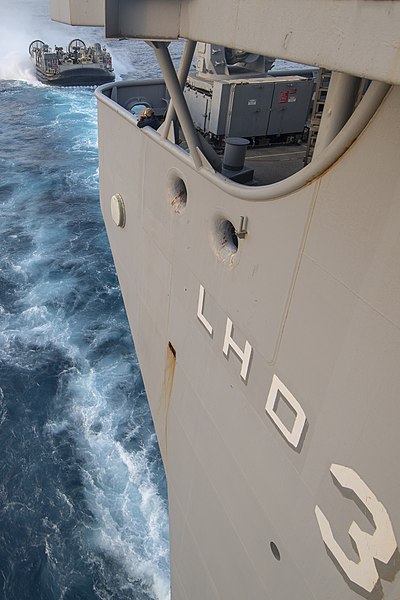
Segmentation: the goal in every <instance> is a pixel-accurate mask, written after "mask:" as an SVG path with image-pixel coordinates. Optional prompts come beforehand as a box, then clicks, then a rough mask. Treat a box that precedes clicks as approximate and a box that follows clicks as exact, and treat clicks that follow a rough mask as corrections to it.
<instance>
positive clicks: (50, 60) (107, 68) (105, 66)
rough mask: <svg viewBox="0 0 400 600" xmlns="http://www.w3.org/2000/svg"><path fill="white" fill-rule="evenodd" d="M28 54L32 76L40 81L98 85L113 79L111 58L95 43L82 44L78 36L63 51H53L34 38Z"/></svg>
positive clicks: (68, 84)
mask: <svg viewBox="0 0 400 600" xmlns="http://www.w3.org/2000/svg"><path fill="white" fill-rule="evenodd" d="M29 54H30V56H31V58H32V60H33V62H34V64H35V69H36V77H37V78H38V79H39V81H41V82H42V83H47V84H49V85H59V86H81V85H101V84H103V83H110V82H112V81H114V79H115V74H114V69H113V67H112V59H111V55H110V53H109V52H107V50H106V48H105V47H103V48H102V47H101V45H100V44H99V43H96V44H94V45H93V46H86V44H85V42H83V41H82V40H80V39H74V40H71V41H70V43H69V44H68V47H67V50H66V51H64V49H63V48H62V47H61V46H55V47H54V50H52V48H51V47H50V46H48V45H47V44H45V43H44V42H42V40H34V41H33V42H31V44H30V46H29Z"/></svg>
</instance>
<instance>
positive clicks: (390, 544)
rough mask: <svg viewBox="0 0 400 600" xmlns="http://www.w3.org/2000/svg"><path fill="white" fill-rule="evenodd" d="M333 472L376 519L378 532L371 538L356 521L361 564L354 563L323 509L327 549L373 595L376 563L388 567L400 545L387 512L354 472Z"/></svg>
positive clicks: (334, 467) (340, 469)
mask: <svg viewBox="0 0 400 600" xmlns="http://www.w3.org/2000/svg"><path fill="white" fill-rule="evenodd" d="M330 471H331V473H332V475H333V476H334V477H335V479H336V480H337V482H338V483H339V485H340V486H341V487H342V488H345V489H348V490H352V491H353V492H354V493H355V494H356V496H357V497H358V498H359V499H360V500H361V502H362V503H363V504H364V506H365V508H366V509H367V511H368V512H369V513H370V514H371V515H372V518H373V520H374V523H375V527H376V529H375V531H374V533H373V534H372V535H371V534H369V533H366V532H365V531H362V530H361V529H360V527H359V526H358V525H357V523H355V522H354V521H353V522H352V524H351V525H350V529H349V535H350V537H351V538H352V540H353V541H354V543H355V545H356V548H357V552H358V555H359V557H360V561H359V562H354V561H352V560H350V559H349V558H348V557H347V556H346V554H345V553H344V552H343V550H342V548H341V547H340V546H339V544H338V543H337V541H336V540H335V538H334V536H333V533H332V529H331V526H330V523H329V521H328V519H327V518H326V517H325V515H324V513H323V512H322V511H321V509H320V508H319V506H316V507H315V515H316V517H317V521H318V525H319V528H320V531H321V535H322V539H323V540H324V542H325V545H326V546H327V547H328V549H329V550H330V551H331V553H332V554H333V556H334V557H335V559H336V560H337V562H338V563H339V565H340V567H341V568H342V569H343V571H344V572H345V573H346V575H347V577H348V578H349V580H350V581H352V582H353V583H355V584H356V585H358V586H359V587H360V588H362V589H363V590H365V591H367V592H372V590H373V589H374V587H375V585H376V584H377V583H378V581H379V579H380V578H379V574H378V571H377V568H376V563H375V560H378V561H380V562H382V563H384V564H387V563H388V562H389V561H390V559H391V558H392V556H393V554H394V553H395V551H396V548H397V543H396V539H395V537H394V533H393V528H392V524H391V522H390V518H389V515H388V513H387V511H386V508H385V507H384V506H383V504H382V503H381V502H379V500H378V499H377V497H376V496H375V495H374V494H373V493H372V492H371V490H370V489H369V487H368V486H367V485H366V484H365V483H364V481H363V480H362V479H361V478H360V477H359V476H358V475H357V473H356V472H355V471H353V469H350V468H349V467H343V466H341V465H331V468H330Z"/></svg>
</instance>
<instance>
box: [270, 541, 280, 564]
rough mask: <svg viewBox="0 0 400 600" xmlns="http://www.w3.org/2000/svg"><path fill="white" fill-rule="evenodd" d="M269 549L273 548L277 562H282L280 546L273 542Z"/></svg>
mask: <svg viewBox="0 0 400 600" xmlns="http://www.w3.org/2000/svg"><path fill="white" fill-rule="evenodd" d="M269 547H270V548H271V552H272V554H273V555H274V557H275V558H276V560H281V553H280V552H279V550H278V546H277V545H276V544H274V542H271V543H270V545H269Z"/></svg>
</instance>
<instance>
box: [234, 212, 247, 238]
mask: <svg viewBox="0 0 400 600" xmlns="http://www.w3.org/2000/svg"><path fill="white" fill-rule="evenodd" d="M235 233H236V235H237V237H238V238H239V239H243V238H244V237H245V235H247V217H240V223H239V228H238V229H236V231H235Z"/></svg>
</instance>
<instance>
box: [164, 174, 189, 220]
mask: <svg viewBox="0 0 400 600" xmlns="http://www.w3.org/2000/svg"><path fill="white" fill-rule="evenodd" d="M167 195H168V202H169V203H170V205H171V206H172V208H173V210H174V211H175V212H176V213H178V214H181V213H182V212H183V210H184V209H185V207H186V203H187V189H186V185H185V182H184V181H183V179H181V178H180V177H179V176H178V175H176V174H175V173H173V174H171V175H170V177H169V179H168V188H167Z"/></svg>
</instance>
